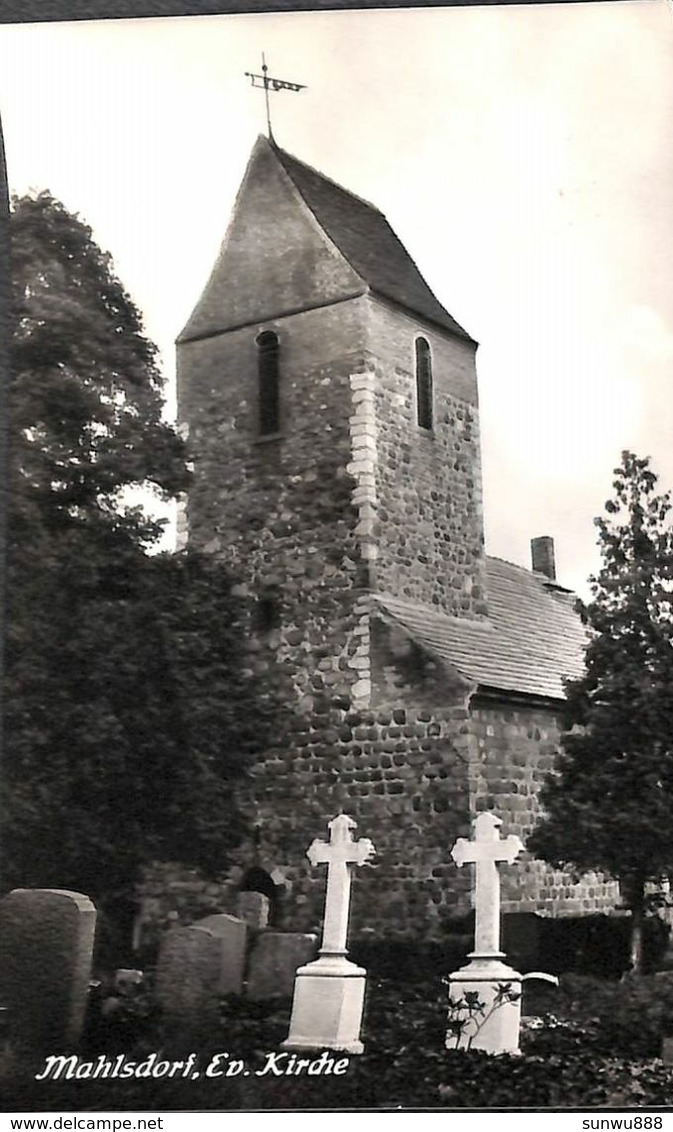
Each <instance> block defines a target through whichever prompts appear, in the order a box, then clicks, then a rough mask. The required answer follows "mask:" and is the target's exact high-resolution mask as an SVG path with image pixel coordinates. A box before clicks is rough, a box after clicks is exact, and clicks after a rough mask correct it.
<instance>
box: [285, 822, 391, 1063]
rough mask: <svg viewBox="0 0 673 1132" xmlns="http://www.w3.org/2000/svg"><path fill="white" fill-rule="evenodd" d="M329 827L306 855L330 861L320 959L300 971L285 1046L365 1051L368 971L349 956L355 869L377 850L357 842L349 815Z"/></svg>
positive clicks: (365, 841) (365, 842) (367, 842)
mask: <svg viewBox="0 0 673 1132" xmlns="http://www.w3.org/2000/svg"><path fill="white" fill-rule="evenodd" d="M327 828H328V829H329V834H330V837H329V841H321V840H316V841H314V842H313V843H312V844H311V845H310V846H309V849H308V852H307V854H306V856H307V857H308V859H309V861H310V862H311V864H312V865H313V866H314V867H315V865H319V864H326V865H327V893H326V896H325V919H324V925H323V939H322V946H321V948H320V955H319V957H318V959H316V960H315V961H314V962H313V963H308V964H307V965H306V966H304V967H300V968H299V970H298V971H297V978H296V981H295V988H294V999H293V1002H292V1017H291V1018H290V1033H289V1034H288V1037H287V1039H286V1041H285V1042H283V1048H284V1049H336V1050H344V1051H345V1052H347V1053H362V1052H363V1049H364V1047H363V1045H362V1042H361V1041H360V1027H361V1025H362V1011H363V1008H364V994H365V979H366V971H365V970H364V969H363V968H362V967H357V966H356V965H355V963H351V962H350V961H349V960H348V959H347V958H346V956H347V954H348V952H347V948H346V941H347V938H348V914H349V909H350V891H351V882H352V877H353V870H354V868H355V867H356V866H358V865H364V864H367V863H368V862H369V861H370V860H371V859H372V857H373V856H374V852H375V850H374V846H373V845H372V843H371V841H370V840H369V838H366V837H363V838H361V839H360V840H359V841H354V839H353V830H354V829H355V828H356V824H355V822H354V821H353V819H352V818H350V817H348V815H347V814H339V816H338V817H336V818H334V819H333V820H332V821H331V822H329V823H328V826H327Z"/></svg>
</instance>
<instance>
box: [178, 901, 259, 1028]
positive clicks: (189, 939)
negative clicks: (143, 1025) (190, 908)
mask: <svg viewBox="0 0 673 1132" xmlns="http://www.w3.org/2000/svg"><path fill="white" fill-rule="evenodd" d="M246 932H247V926H246V924H244V923H243V922H242V921H241V920H238V919H236V917H235V916H227V915H224V914H220V915H215V916H207V917H206V918H205V919H204V920H199V922H198V923H196V924H191V925H190V926H189V927H184V928H173V929H172V930H171V931H169V932H168V933H167V934H166V935H165V936H164V939H163V940H162V943H161V948H160V951H159V959H158V962H157V976H156V999H157V1003H158V1004H159V1006H160V1007H161V1010H162V1012H163V1015H164V1018H165V1019H166V1020H167V1022H168V1024H169V1025H174V1024H176V1023H177V1024H179V1025H180V1026H184V1027H188V1028H189V1027H193V1026H197V1027H198V1028H199V1029H204V1030H206V1029H208V1028H209V1027H210V1026H212V1025H214V1024H216V1022H217V1020H218V1015H219V1006H218V1002H219V999H220V998H221V997H222V996H223V995H225V994H241V993H242V990H243V972H244V966H245V938H246Z"/></svg>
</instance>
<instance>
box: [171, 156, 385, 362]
mask: <svg viewBox="0 0 673 1132" xmlns="http://www.w3.org/2000/svg"><path fill="white" fill-rule="evenodd" d="M366 290H367V284H366V283H365V282H364V281H363V279H362V278H361V276H360V275H358V273H357V272H356V271H355V270H354V268H353V267H351V265H350V264H349V263H348V261H347V260H346V258H345V257H344V256H343V255H342V253H341V252H340V250H339V249H338V248H337V247H336V245H335V244H334V243H333V242H332V240H331V239H330V238H329V236H328V235H327V234H326V233H325V231H324V229H323V228H322V227H321V225H320V224H319V223H318V221H317V220H316V218H315V216H314V215H313V213H312V212H311V210H310V208H309V207H308V205H307V204H306V203H305V201H304V199H303V198H302V195H301V193H300V192H299V191H298V189H297V188H296V186H295V184H294V182H293V181H292V179H291V177H290V176H289V174H288V173H287V172H286V171H285V169H284V168H283V165H282V163H281V161H280V160H279V157H278V151H277V150H276V149H275V147H274V146H273V145H272V144H271V143H270V142H269V141H268V140H267V139H266V138H262V137H260V138H259V139H258V141H257V144H256V145H255V148H254V149H253V152H252V156H251V158H250V161H249V163H248V168H247V170H246V173H245V176H244V178H243V182H242V185H241V188H240V190H239V193H238V196H237V198H236V203H235V205H234V211H233V216H232V219H231V222H230V224H229V228H228V230H227V234H226V237H225V240H224V243H223V245H222V248H221V250H220V254H219V256H218V258H217V261H216V263H215V266H214V268H213V271H212V273H211V276H210V279H209V280H208V282H207V284H206V286H205V289H204V291H203V293H202V295H201V298H200V299H199V301H198V303H197V305H196V307H195V309H194V311H193V313H192V315H191V317H190V319H189V321H188V322H187V325H186V326H185V328H184V330H183V331H182V334H181V335H180V338H179V341H182V342H185V341H193V340H195V339H200V338H208V337H211V336H213V335H214V334H219V333H222V332H224V331H228V330H233V329H235V328H236V327H240V326H245V325H249V324H251V323H262V322H264V321H266V320H268V319H271V318H279V317H282V316H283V315H287V314H292V313H295V312H298V311H302V310H310V309H313V308H316V307H321V306H326V305H328V304H330V303H336V302H340V301H341V300H343V299H348V298H353V297H354V296H356V295H360V294H363V293H364V292H365V291H366Z"/></svg>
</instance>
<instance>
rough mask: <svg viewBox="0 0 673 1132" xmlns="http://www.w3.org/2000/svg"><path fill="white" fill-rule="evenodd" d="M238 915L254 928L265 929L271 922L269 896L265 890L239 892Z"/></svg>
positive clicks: (257, 929) (237, 901)
mask: <svg viewBox="0 0 673 1132" xmlns="http://www.w3.org/2000/svg"><path fill="white" fill-rule="evenodd" d="M236 915H237V916H238V918H239V920H244V921H245V923H246V924H247V925H248V926H249V927H251V928H253V929H254V930H256V931H263V930H264V928H265V927H266V926H267V924H268V922H269V898H268V896H265V895H264V893H263V892H239V894H238V896H237V898H236Z"/></svg>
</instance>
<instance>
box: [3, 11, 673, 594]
mask: <svg viewBox="0 0 673 1132" xmlns="http://www.w3.org/2000/svg"><path fill="white" fill-rule="evenodd" d="M263 50H264V51H265V52H266V55H267V62H268V63H269V70H270V74H272V75H275V76H277V77H280V78H283V79H287V80H292V81H295V82H299V83H304V84H306V86H307V89H306V90H304V91H302V92H301V93H299V94H292V93H288V92H282V93H279V94H277V95H275V96H274V97H273V118H274V133H275V136H276V140H277V141H278V143H279V144H280V145H281V146H282V147H283V148H285V149H287V150H289V151H290V152H292V153H294V154H296V156H298V157H300V158H301V159H302V160H304V161H307V162H308V163H309V164H311V165H314V166H316V167H317V168H318V169H320V170H321V171H323V172H324V173H326V174H327V175H328V176H330V177H332V178H333V179H334V180H336V181H338V182H339V183H341V184H343V185H344V186H346V187H347V188H349V189H351V190H352V191H354V192H355V193H357V194H359V195H360V196H363V197H365V198H366V199H367V200H370V201H372V202H374V203H375V204H376V205H377V206H378V207H379V208H381V209H382V210H383V211H384V212H385V213H386V215H387V216H388V219H389V220H390V222H391V224H392V225H393V227H394V228H395V230H396V232H397V234H398V235H399V237H400V238H401V240H402V242H403V243H404V244H405V245H406V246H407V248H408V249H409V251H410V252H411V254H412V256H413V257H414V258H415V260H416V262H417V263H418V265H419V267H420V269H421V271H422V273H423V274H424V275H425V277H426V279H427V280H428V282H429V283H430V285H431V286H432V287H433V289H434V290H435V292H436V294H437V296H438V298H439V299H440V300H441V301H442V303H443V304H444V305H445V306H446V307H447V308H448V310H449V311H451V313H452V314H453V315H454V316H455V317H456V318H457V319H458V321H459V322H460V323H462V325H463V326H464V327H465V328H466V329H467V330H468V331H469V332H470V334H471V335H472V336H473V337H474V338H475V339H476V340H477V341H478V342H479V343H480V349H479V353H478V371H479V384H480V397H481V420H482V445H483V471H484V495H485V518H486V538H487V548H488V550H489V552H490V553H492V554H496V555H500V556H502V557H504V558H507V559H509V560H510V561H515V562H520V563H523V564H525V565H528V562H529V550H528V544H529V540H530V538H531V537H532V536H534V535H540V534H551V535H553V536H554V537H555V540H556V555H557V564H558V567H559V575H560V580H561V581H563V582H565V583H566V584H569V585H571V586H573V587H575V588H577V589H579V590H584V589H585V581H586V577H587V575H588V574H589V573H590V571H591V570H593V569H595V567H596V565H597V557H596V551H595V532H594V527H593V522H592V520H593V517H594V516H595V515H596V514H598V513H600V512H601V511H602V509H603V503H604V501H605V499H606V498H607V496H608V495H609V494H610V490H611V488H610V485H611V478H612V477H611V471H612V468H613V467H614V466H615V464H617V463H618V462H619V458H620V452H621V450H622V449H623V448H625V447H630V448H633V449H634V450H635V451H636V452H637V453H638V454H640V455H650V456H651V457H652V460H653V467H654V469H655V471H656V472H657V473H658V474H659V475H660V479H661V483H662V486H665V487H673V443H672V438H673V381H672V377H673V368H672V361H673V146H672V144H671V139H672V137H673V131H672V126H673V8H672V7H671V6H670V3H669V2H668V0H625V2H623V3H622V2H619V0H617V2H615V0H610V2H607V3H591V4H577V5H575V4H567V3H564V4H559V5H539V6H538V5H534V4H529V5H525V6H522V7H520V8H519V7H512V6H506V7H494V6H490V5H489V6H487V7H484V8H475V7H470V8H456V7H453V8H446V9H437V8H433V9H427V10H418V9H414V10H398V11H394V10H385V11H362V12H324V13H289V14H288V13H284V14H274V15H258V16H240V15H236V16H221V17H218V16H216V17H195V18H176V19H166V20H137V21H104V22H98V23H73V24H35V25H21V26H4V27H0V113H1V114H2V118H3V124H4V131H5V142H6V148H7V160H8V166H9V177H10V188H11V189H12V190H13V191H16V192H19V193H21V192H24V191H26V190H27V189H29V188H34V189H42V188H48V189H50V190H51V192H53V193H54V194H55V195H56V196H57V197H59V198H60V199H61V200H62V201H63V202H64V204H65V205H66V206H67V207H68V208H69V209H71V210H72V211H75V212H78V213H79V214H80V215H81V216H82V218H83V219H85V220H86V221H87V222H88V223H90V224H91V225H92V227H93V229H94V234H95V237H96V239H97V240H98V242H99V243H100V244H101V245H102V246H103V247H104V248H106V249H107V250H109V251H110V252H111V253H112V256H113V258H114V261H115V265H116V268H117V271H118V273H119V275H120V277H121V278H122V280H123V281H124V283H125V285H126V287H127V288H128V290H129V291H130V292H131V294H132V296H133V298H134V299H135V301H136V303H137V304H138V306H139V307H140V308H141V310H142V311H143V313H144V316H145V320H146V327H147V331H148V333H149V335H150V336H151V337H152V338H153V339H154V340H155V341H156V342H157V343H158V344H159V346H160V348H161V351H162V358H163V364H164V369H165V372H166V373H167V375H169V376H171V377H172V374H173V370H174V360H173V345H172V343H173V340H174V339H175V337H176V335H177V334H178V333H179V331H180V329H181V327H182V325H183V324H184V322H185V321H186V320H187V317H188V315H189V312H190V309H191V307H192V306H193V305H194V303H195V302H196V300H197V298H198V296H199V293H200V290H201V288H202V286H203V284H204V283H205V281H206V278H207V276H208V273H209V271H210V268H211V266H212V263H213V260H214V258H215V255H216V253H217V251H218V248H219V244H220V242H221V239H222V236H223V233H224V230H225V228H226V224H227V220H228V217H229V213H230V209H231V205H232V202H233V197H234V194H235V192H236V189H237V187H238V184H239V182H240V179H241V176H242V174H243V170H244V168H245V164H246V161H247V158H248V156H249V153H250V150H251V148H252V145H253V143H254V140H255V137H256V135H257V134H258V133H259V132H263V130H264V110H263V96H262V94H261V93H260V92H257V91H253V90H252V89H251V88H250V86H249V82H248V80H247V79H246V78H245V77H244V72H245V71H250V70H259V64H260V55H261V52H262V51H263Z"/></svg>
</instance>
